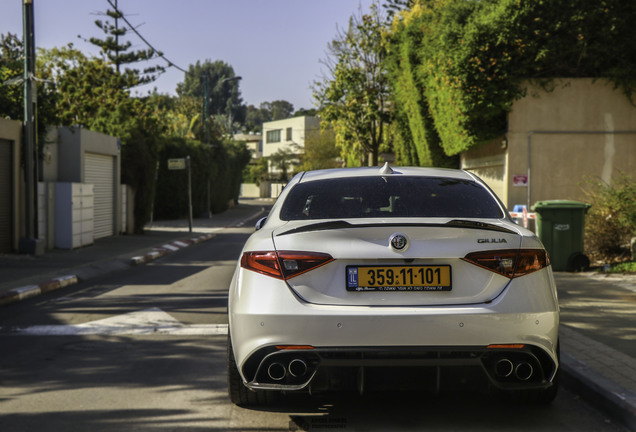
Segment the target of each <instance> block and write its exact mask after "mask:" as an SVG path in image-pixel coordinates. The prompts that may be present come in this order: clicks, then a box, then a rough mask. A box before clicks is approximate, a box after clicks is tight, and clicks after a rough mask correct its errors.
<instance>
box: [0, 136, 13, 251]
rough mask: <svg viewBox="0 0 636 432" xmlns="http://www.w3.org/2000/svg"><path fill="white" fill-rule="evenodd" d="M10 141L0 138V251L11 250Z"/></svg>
mask: <svg viewBox="0 0 636 432" xmlns="http://www.w3.org/2000/svg"><path fill="white" fill-rule="evenodd" d="M12 160H13V159H12V157H11V141H7V140H0V253H7V252H11V211H12V209H13V205H12V203H11V195H12V194H11V189H12V188H11V173H12V172H13V170H12V169H11V161H12Z"/></svg>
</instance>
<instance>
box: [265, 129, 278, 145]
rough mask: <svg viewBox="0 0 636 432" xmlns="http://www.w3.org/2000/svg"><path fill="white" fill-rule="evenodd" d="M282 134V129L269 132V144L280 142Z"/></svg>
mask: <svg viewBox="0 0 636 432" xmlns="http://www.w3.org/2000/svg"><path fill="white" fill-rule="evenodd" d="M280 132H281V129H276V130H270V131H267V135H266V137H267V142H268V143H277V142H280Z"/></svg>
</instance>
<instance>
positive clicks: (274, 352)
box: [242, 345, 558, 393]
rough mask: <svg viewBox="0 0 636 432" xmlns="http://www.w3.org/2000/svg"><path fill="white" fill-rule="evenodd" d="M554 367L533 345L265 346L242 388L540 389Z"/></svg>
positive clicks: (246, 369) (246, 370)
mask: <svg viewBox="0 0 636 432" xmlns="http://www.w3.org/2000/svg"><path fill="white" fill-rule="evenodd" d="M557 368H558V365H557V364H556V363H554V362H553V361H552V359H551V358H550V357H549V356H548V355H547V353H546V352H544V351H543V350H541V349H539V348H537V347H533V346H528V345H526V346H523V347H519V348H511V347H476V346H472V347H426V348H423V347H393V346H388V347H360V348H329V347H323V348H314V349H308V348H307V347H303V348H300V349H281V347H264V348H262V349H261V350H259V352H257V353H254V354H253V355H252V356H251V357H250V358H249V359H248V360H247V362H246V363H245V365H244V367H243V371H242V372H243V374H244V375H245V376H246V377H248V380H247V382H246V385H247V386H248V387H250V388H252V389H255V390H285V391H294V390H303V389H307V390H310V391H311V392H312V393H316V392H320V391H327V390H334V389H336V390H345V389H349V390H352V389H357V390H358V391H360V392H362V391H364V389H367V388H368V387H371V388H373V387H376V388H377V387H378V384H380V385H381V386H382V385H383V386H385V387H389V388H396V387H397V388H400V389H404V388H411V389H414V390H422V389H423V388H430V389H434V390H435V391H439V390H440V387H441V386H443V385H446V384H447V382H448V381H451V382H452V381H457V379H458V377H461V378H460V379H459V381H461V382H463V384H464V385H465V384H466V383H469V384H470V385H477V386H482V387H483V386H484V384H485V383H488V382H489V383H490V384H491V385H492V386H494V387H497V388H500V389H503V390H515V389H526V390H529V389H537V390H538V389H545V388H548V387H549V386H551V385H552V382H553V379H554V377H555V374H556V371H557Z"/></svg>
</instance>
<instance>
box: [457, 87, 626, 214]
mask: <svg viewBox="0 0 636 432" xmlns="http://www.w3.org/2000/svg"><path fill="white" fill-rule="evenodd" d="M505 138H506V140H507V149H506V150H502V149H501V146H500V145H496V143H489V144H486V145H483V146H480V147H479V148H478V149H474V150H471V151H469V152H466V153H465V154H464V155H462V167H465V168H467V169H470V170H471V171H475V172H476V173H477V174H478V175H481V176H482V178H484V180H485V181H487V182H488V183H489V184H490V185H491V187H493V189H495V191H496V192H497V193H498V194H500V191H502V192H501V194H500V197H501V198H502V200H503V201H504V202H505V203H506V205H507V206H508V207H509V208H512V207H513V206H514V205H515V204H529V205H532V204H534V203H535V202H537V201H540V200H549V199H574V200H580V201H585V199H586V196H585V194H584V192H583V188H584V186H585V182H586V179H587V178H595V179H602V180H604V181H605V182H607V183H611V182H612V180H613V179H616V177H617V176H618V175H619V174H620V173H621V172H623V173H626V174H628V175H631V176H635V175H636V107H634V106H633V105H632V104H631V103H630V101H629V100H628V99H627V97H626V96H625V95H624V94H623V93H622V92H621V91H620V90H619V89H614V87H613V85H612V84H608V83H605V82H602V81H593V80H591V79H575V80H567V81H558V82H557V83H556V84H555V85H554V90H553V91H551V92H546V91H544V90H543V89H540V88H538V87H532V86H531V87H529V91H528V95H527V96H526V97H524V98H523V99H520V100H518V101H516V102H515V103H514V104H513V106H512V110H511V112H510V114H509V116H508V133H507V134H506V137H505ZM498 142H499V143H500V142H501V140H498ZM487 158H498V159H503V160H504V161H505V162H504V163H505V166H504V168H503V170H499V171H498V172H494V171H493V168H490V171H487V172H490V173H491V175H485V176H484V175H483V174H481V172H483V171H484V170H485V168H484V167H475V165H479V160H480V159H481V160H486V159H487ZM515 176H517V178H519V176H529V181H528V185H527V186H519V185H515V184H514V178H515ZM501 183H503V185H502V184H501Z"/></svg>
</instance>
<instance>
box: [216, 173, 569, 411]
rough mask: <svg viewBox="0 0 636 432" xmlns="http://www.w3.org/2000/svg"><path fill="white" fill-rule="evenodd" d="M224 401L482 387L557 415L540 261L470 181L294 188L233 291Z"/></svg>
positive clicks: (546, 266)
mask: <svg viewBox="0 0 636 432" xmlns="http://www.w3.org/2000/svg"><path fill="white" fill-rule="evenodd" d="M228 310H229V338H228V388H229V394H230V398H231V400H232V402H234V403H235V404H238V405H243V406H245V405H255V404H266V403H268V402H269V401H270V399H271V397H272V396H275V395H276V393H279V392H286V393H289V392H295V391H298V392H310V393H312V394H315V393H319V392H323V391H352V390H353V391H358V392H360V393H364V392H371V391H374V390H383V389H396V390H399V389H411V390H416V391H431V392H437V391H440V390H443V389H445V388H449V389H453V388H463V387H464V386H469V387H470V388H475V387H477V388H479V387H481V388H484V389H498V390H499V391H503V392H510V393H515V394H522V395H524V396H528V397H530V398H531V399H533V400H537V401H542V402H550V401H551V400H552V399H553V398H554V396H555V394H556V389H557V386H558V369H559V354H558V327H559V307H558V300H557V293H556V288H555V284H554V279H553V276H552V270H551V267H550V262H549V258H548V255H547V253H546V251H545V249H544V247H543V245H542V244H541V242H540V241H539V239H538V238H537V237H536V235H535V234H534V233H532V232H531V231H528V230H526V229H524V228H521V227H520V226H518V225H516V224H515V223H514V222H513V221H512V220H511V219H510V216H509V215H508V212H507V211H506V209H505V207H504V206H503V204H502V203H501V202H500V201H499V199H498V198H497V197H496V196H495V195H494V193H493V192H492V191H491V190H490V189H489V188H488V187H487V186H486V185H485V184H484V183H483V182H482V181H481V180H480V179H479V178H477V177H476V176H474V175H473V174H471V173H469V172H466V171H460V170H447V169H433V168H396V167H394V168H391V167H389V166H388V165H385V166H384V167H383V168H379V167H373V168H344V169H335V170H321V171H310V172H304V173H300V174H298V175H296V176H295V177H294V178H293V179H292V180H291V181H290V182H289V183H288V185H287V186H286V187H285V189H284V190H283V192H282V193H281V195H280V197H279V198H278V200H277V201H276V203H275V204H274V206H273V207H272V210H271V212H270V214H269V215H268V217H267V219H266V220H262V221H259V223H258V224H257V230H256V232H255V233H254V234H252V236H251V237H250V238H249V239H248V241H247V242H246V244H245V246H244V249H243V251H242V255H241V259H240V262H239V264H238V265H237V268H236V271H235V273H234V277H233V279H232V282H231V286H230V290H229V307H228Z"/></svg>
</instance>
